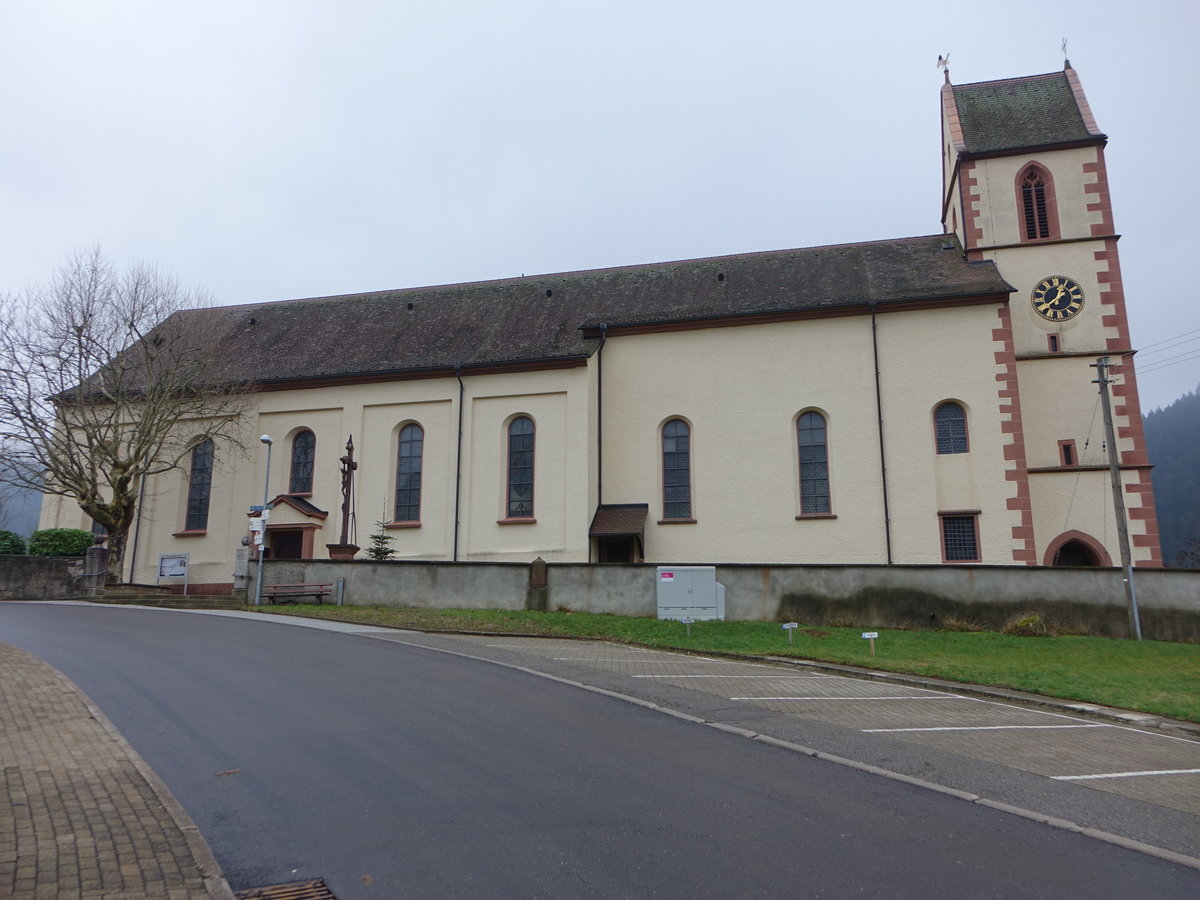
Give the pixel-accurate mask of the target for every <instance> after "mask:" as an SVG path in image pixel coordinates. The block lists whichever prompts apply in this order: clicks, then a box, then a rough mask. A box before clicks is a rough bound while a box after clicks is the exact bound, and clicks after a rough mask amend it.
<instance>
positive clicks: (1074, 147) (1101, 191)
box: [941, 61, 1162, 566]
mask: <svg viewBox="0 0 1200 900" xmlns="http://www.w3.org/2000/svg"><path fill="white" fill-rule="evenodd" d="M941 107H942V110H941V112H942V175H943V192H942V227H943V231H945V232H947V233H953V234H955V235H956V236H957V237H958V240H959V242H960V243H961V245H962V247H963V251H964V253H965V254H966V257H967V259H968V260H970V261H983V260H992V261H994V262H995V264H996V266H997V268H998V269H999V270H1000V273H1001V275H1002V276H1003V277H1004V278H1005V280H1007V281H1008V282H1009V284H1011V285H1012V286H1013V287H1014V288H1015V291H1014V292H1013V294H1012V295H1011V297H1010V300H1009V304H1008V307H1007V309H1006V310H1005V311H1002V313H1001V319H1002V320H1004V321H1002V322H1001V324H1000V327H999V328H998V329H997V334H996V338H997V340H998V342H1000V343H1001V344H1003V345H1004V349H1003V350H1002V351H999V352H998V353H997V364H998V366H999V367H1000V368H999V370H998V374H997V380H998V381H997V383H998V384H999V385H1000V392H1001V393H1000V397H1001V402H1002V404H1007V412H1008V421H1007V422H1005V423H1003V425H1002V427H1003V428H1004V429H1005V430H1006V431H1007V432H1008V434H1009V435H1010V438H1011V444H1010V459H1011V461H1012V464H1013V470H1012V471H1010V473H1009V477H1010V480H1011V481H1013V482H1014V489H1015V494H1014V496H1013V497H1012V499H1010V501H1009V505H1010V508H1012V509H1014V510H1019V511H1021V512H1022V513H1023V514H1024V521H1023V524H1022V526H1020V528H1014V559H1017V560H1019V561H1024V562H1026V563H1028V564H1031V565H1079V564H1093V565H1113V564H1114V561H1115V560H1117V559H1118V558H1119V552H1118V550H1119V547H1118V544H1117V542H1116V541H1117V539H1116V533H1117V529H1116V522H1115V519H1114V513H1113V510H1112V506H1113V504H1112V500H1111V491H1110V492H1109V493H1108V494H1105V489H1104V485H1105V484H1106V483H1107V482H1106V481H1105V479H1106V478H1107V477H1108V476H1107V474H1106V472H1107V470H1106V469H1105V466H1106V465H1107V460H1108V457H1107V450H1108V448H1106V447H1105V446H1104V437H1103V433H1102V429H1101V428H1100V427H1099V424H1098V423H1100V421H1101V418H1100V415H1099V411H1098V407H1097V403H1098V391H1097V387H1096V385H1095V384H1094V383H1093V379H1094V378H1095V377H1096V370H1095V369H1094V368H1093V364H1094V363H1095V362H1096V360H1097V359H1098V358H1099V357H1103V356H1107V357H1109V358H1110V359H1111V361H1112V362H1113V367H1112V369H1111V370H1110V371H1111V377H1112V381H1113V383H1112V394H1113V400H1114V405H1113V416H1114V419H1115V423H1116V425H1117V444H1118V447H1117V448H1116V451H1117V452H1118V453H1119V462H1120V466H1121V475H1122V481H1123V487H1124V490H1125V502H1126V505H1127V508H1128V516H1129V531H1130V543H1131V545H1132V546H1131V550H1132V554H1133V560H1134V562H1135V564H1137V565H1141V566H1158V565H1162V557H1161V551H1160V548H1159V541H1158V526H1157V522H1156V520H1155V516H1154V495H1153V492H1152V490H1151V486H1150V465H1149V461H1148V459H1147V456H1146V445H1145V438H1144V434H1143V430H1142V417H1141V408H1140V404H1139V401H1138V393H1137V379H1136V375H1135V372H1134V364H1133V348H1132V347H1131V345H1130V338H1129V325H1128V320H1127V317H1126V309H1125V292H1124V287H1123V284H1122V279H1121V267H1120V261H1119V258H1118V253H1117V241H1118V238H1119V236H1118V235H1117V233H1116V229H1115V226H1114V224H1113V215H1112V205H1111V203H1110V200H1109V185H1108V174H1107V171H1106V169H1105V163H1104V149H1105V146H1106V145H1107V143H1108V138H1107V136H1106V135H1105V134H1104V133H1103V132H1102V131H1100V129H1099V127H1098V126H1097V124H1096V119H1095V117H1094V116H1093V115H1092V111H1091V108H1090V106H1089V105H1088V101H1087V98H1086V96H1085V95H1084V92H1083V86H1082V84H1081V83H1080V81H1079V77H1078V75H1077V74H1076V72H1075V70H1074V69H1073V68H1072V67H1071V64H1070V62H1069V61H1068V62H1067V63H1066V64H1065V66H1064V68H1063V70H1062V71H1061V72H1052V73H1049V74H1046V75H1033V76H1027V77H1024V78H1010V79H1004V80H1001V81H985V82H978V83H975V84H964V85H956V84H952V83H951V81H950V73H949V71H948V70H947V72H946V81H945V84H944V85H943V86H942V89H941ZM1002 408H1006V407H1004V406H1002ZM1025 506H1027V507H1028V509H1024V507H1025ZM1017 531H1020V533H1021V534H1020V536H1018V535H1017V534H1016V532H1017ZM1097 532H1099V533H1097ZM1022 541H1023V546H1018V545H1019V544H1021V542H1022Z"/></svg>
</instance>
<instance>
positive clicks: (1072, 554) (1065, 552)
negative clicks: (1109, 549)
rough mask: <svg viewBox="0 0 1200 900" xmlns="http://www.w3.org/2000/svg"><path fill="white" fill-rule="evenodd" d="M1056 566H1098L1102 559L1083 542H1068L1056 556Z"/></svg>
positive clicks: (1059, 549) (1060, 548)
mask: <svg viewBox="0 0 1200 900" xmlns="http://www.w3.org/2000/svg"><path fill="white" fill-rule="evenodd" d="M1054 565H1056V566H1098V565H1100V558H1099V557H1098V556H1096V551H1095V550H1093V549H1092V548H1091V547H1089V546H1088V545H1087V544H1085V543H1084V542H1083V541H1067V542H1066V543H1065V544H1063V545H1062V546H1061V547H1059V548H1058V553H1056V554H1054Z"/></svg>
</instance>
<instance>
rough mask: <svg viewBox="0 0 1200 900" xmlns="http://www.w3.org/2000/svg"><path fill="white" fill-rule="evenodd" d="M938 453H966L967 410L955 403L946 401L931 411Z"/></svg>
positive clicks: (967, 448)
mask: <svg viewBox="0 0 1200 900" xmlns="http://www.w3.org/2000/svg"><path fill="white" fill-rule="evenodd" d="M933 422H934V430H935V432H936V436H937V452H938V453H966V452H967V451H968V450H969V449H970V448H969V447H968V446H967V411H966V410H965V409H963V408H962V407H961V406H959V405H958V404H957V403H954V402H952V401H947V402H946V403H942V404H940V405H939V406H938V408H937V409H935V410H934V411H933Z"/></svg>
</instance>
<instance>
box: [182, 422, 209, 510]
mask: <svg viewBox="0 0 1200 900" xmlns="http://www.w3.org/2000/svg"><path fill="white" fill-rule="evenodd" d="M212 470H213V442H212V441H201V442H200V443H198V444H197V445H196V446H195V447H193V448H192V468H191V471H190V472H189V473H188V498H187V520H186V521H185V522H184V526H183V528H184V530H185V531H205V530H206V529H207V528H208V498H209V495H210V493H211V491H212Z"/></svg>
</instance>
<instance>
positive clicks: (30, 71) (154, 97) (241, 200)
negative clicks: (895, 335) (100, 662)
mask: <svg viewBox="0 0 1200 900" xmlns="http://www.w3.org/2000/svg"><path fill="white" fill-rule="evenodd" d="M1198 8H1200V5H1197V4H1195V3H1194V0H1192V2H1185V0H1174V2H1167V0H1142V2H1138V3H1131V2H1127V0H1126V2H1112V0H1089V2H1046V0H1042V2H1026V0H1008V2H1005V3H1000V4H997V3H990V4H986V5H985V4H979V5H976V6H972V5H969V4H962V3H958V4H948V3H945V2H936V3H935V2H925V0H910V2H903V3H895V2H878V3H855V2H842V3H830V4H824V3H823V4H819V5H818V4H810V3H805V2H798V0H790V2H784V0H740V2H737V3H735V2H732V0H727V2H705V0H688V2H681V0H641V2H629V0H607V2H603V3H589V4H582V3H570V2H566V0H506V2H503V3H498V2H497V3H492V2H482V0H473V2H463V0H458V2H456V0H443V2H440V3H431V2H425V3H415V2H408V0H393V2H384V0H337V2H329V0H320V2H318V0H205V2H203V3H183V2H169V0H0V10H2V12H0V67H3V70H4V85H5V87H4V90H3V91H2V92H0V122H3V134H4V138H3V140H0V209H2V215H0V289H2V290H10V291H11V290H17V289H20V288H21V287H23V286H25V285H26V284H28V283H30V282H34V281H40V280H45V279H47V278H49V277H50V275H51V274H52V273H53V271H54V270H55V269H56V267H57V266H58V265H59V264H60V263H61V262H62V261H63V260H64V259H65V257H66V256H67V255H69V254H70V253H71V252H72V251H74V250H76V249H80V248H86V247H89V246H91V245H93V244H96V243H99V244H101V245H102V246H103V248H104V250H105V251H106V253H107V254H108V255H109V256H110V257H111V258H112V259H114V260H115V261H118V262H121V263H124V262H127V261H133V260H147V261H151V262H156V263H159V264H161V265H163V266H164V267H166V268H168V269H171V270H173V271H174V272H176V273H178V274H179V276H180V277H181V278H182V279H183V280H184V281H185V282H187V283H189V284H194V285H198V286H203V287H205V288H207V289H208V290H209V291H210V292H211V293H212V294H213V295H214V297H215V298H216V300H217V301H218V302H220V303H248V302H254V301H262V300H280V299H288V298H293V297H310V296H320V295H328V294H342V293H351V292H357V291H369V290H382V289H386V288H398V287H411V286H418V285H427V284H443V283H450V282H459V281H473V280H480V279H488V278H504V277H509V276H513V275H520V274H522V273H524V274H529V275H532V274H541V273H547V272H558V271H567V270H573V269H588V268H597V267H602V266H616V265H626V264H632V263H643V262H657V261H662V260H671V259H686V258H691V257H700V256H712V255H720V254H726V253H738V252H745V251H753V250H774V249H781V248H789V247H805V246H813V245H818V244H830V243H842V242H848V241H862V240H875V239H882V238H894V237H905V236H910V235H919V234H931V233H936V232H938V231H940V230H941V227H940V222H939V210H940V208H939V192H940V189H941V184H940V174H939V158H938V152H939V136H940V135H939V102H938V101H939V97H938V89H939V87H940V85H941V83H942V75H941V72H939V71H938V70H937V68H936V65H935V64H936V61H937V57H938V54H939V53H945V52H947V51H949V52H950V54H951V57H950V72H951V78H952V80H953V81H954V82H956V83H959V84H964V83H968V82H973V81H984V80H990V79H995V78H1008V77H1014V76H1019V75H1032V74H1039V73H1043V72H1050V71H1056V70H1059V69H1061V68H1062V63H1063V56H1062V53H1061V51H1060V49H1059V46H1060V42H1061V40H1062V38H1063V37H1064V36H1065V37H1066V38H1068V41H1069V43H1068V47H1067V53H1068V56H1069V57H1070V59H1071V63H1072V65H1073V66H1074V67H1075V69H1076V70H1077V71H1078V73H1079V75H1080V77H1081V79H1082V81H1083V85H1084V88H1085V90H1086V92H1087V95H1088V99H1089V101H1090V102H1091V106H1092V110H1093V111H1094V113H1095V114H1096V118H1097V121H1098V122H1099V125H1100V127H1101V129H1102V130H1103V131H1105V132H1106V133H1107V134H1108V135H1109V138H1110V143H1109V146H1108V150H1107V160H1108V171H1109V178H1110V182H1111V186H1112V192H1113V204H1114V209H1115V216H1116V224H1117V229H1118V231H1119V232H1121V233H1122V234H1123V235H1124V237H1123V239H1122V240H1121V243H1120V251H1121V263H1122V269H1123V272H1124V276H1125V289H1126V296H1127V299H1128V303H1129V315H1130V318H1131V325H1132V330H1133V338H1134V345H1135V346H1136V347H1138V348H1141V349H1142V350H1143V355H1141V356H1139V369H1140V373H1141V374H1140V384H1141V391H1142V401H1143V407H1144V408H1145V409H1146V410H1149V409H1153V408H1155V407H1157V406H1161V405H1165V404H1168V403H1170V402H1171V401H1172V400H1174V399H1175V398H1176V397H1178V396H1180V395H1181V394H1183V393H1186V392H1187V391H1190V390H1193V389H1194V388H1196V387H1197V385H1198V384H1200V298H1198V297H1197V287H1196V278H1195V275H1194V273H1193V270H1192V269H1191V268H1190V265H1191V263H1192V262H1193V261H1194V259H1195V257H1196V255H1197V254H1198V253H1200V216H1198V215H1197V209H1198V207H1200V187H1198V184H1197V179H1195V178H1194V177H1192V175H1191V174H1190V173H1191V171H1192V169H1193V167H1194V160H1195V157H1196V155H1197V148H1198V147H1200V128H1198V124H1197V123H1198V118H1200V117H1198V116H1197V101H1196V88H1197V87H1198V86H1200V63H1198V60H1200V53H1198V52H1197V47H1196V40H1197V37H1198V36H1200V13H1198V12H1197V9H1198ZM1176 342H1178V343H1176ZM1189 353H1190V354H1191V356H1192V358H1191V359H1186V358H1185V359H1175V358H1174V357H1176V356H1178V355H1180V354H1189Z"/></svg>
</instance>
